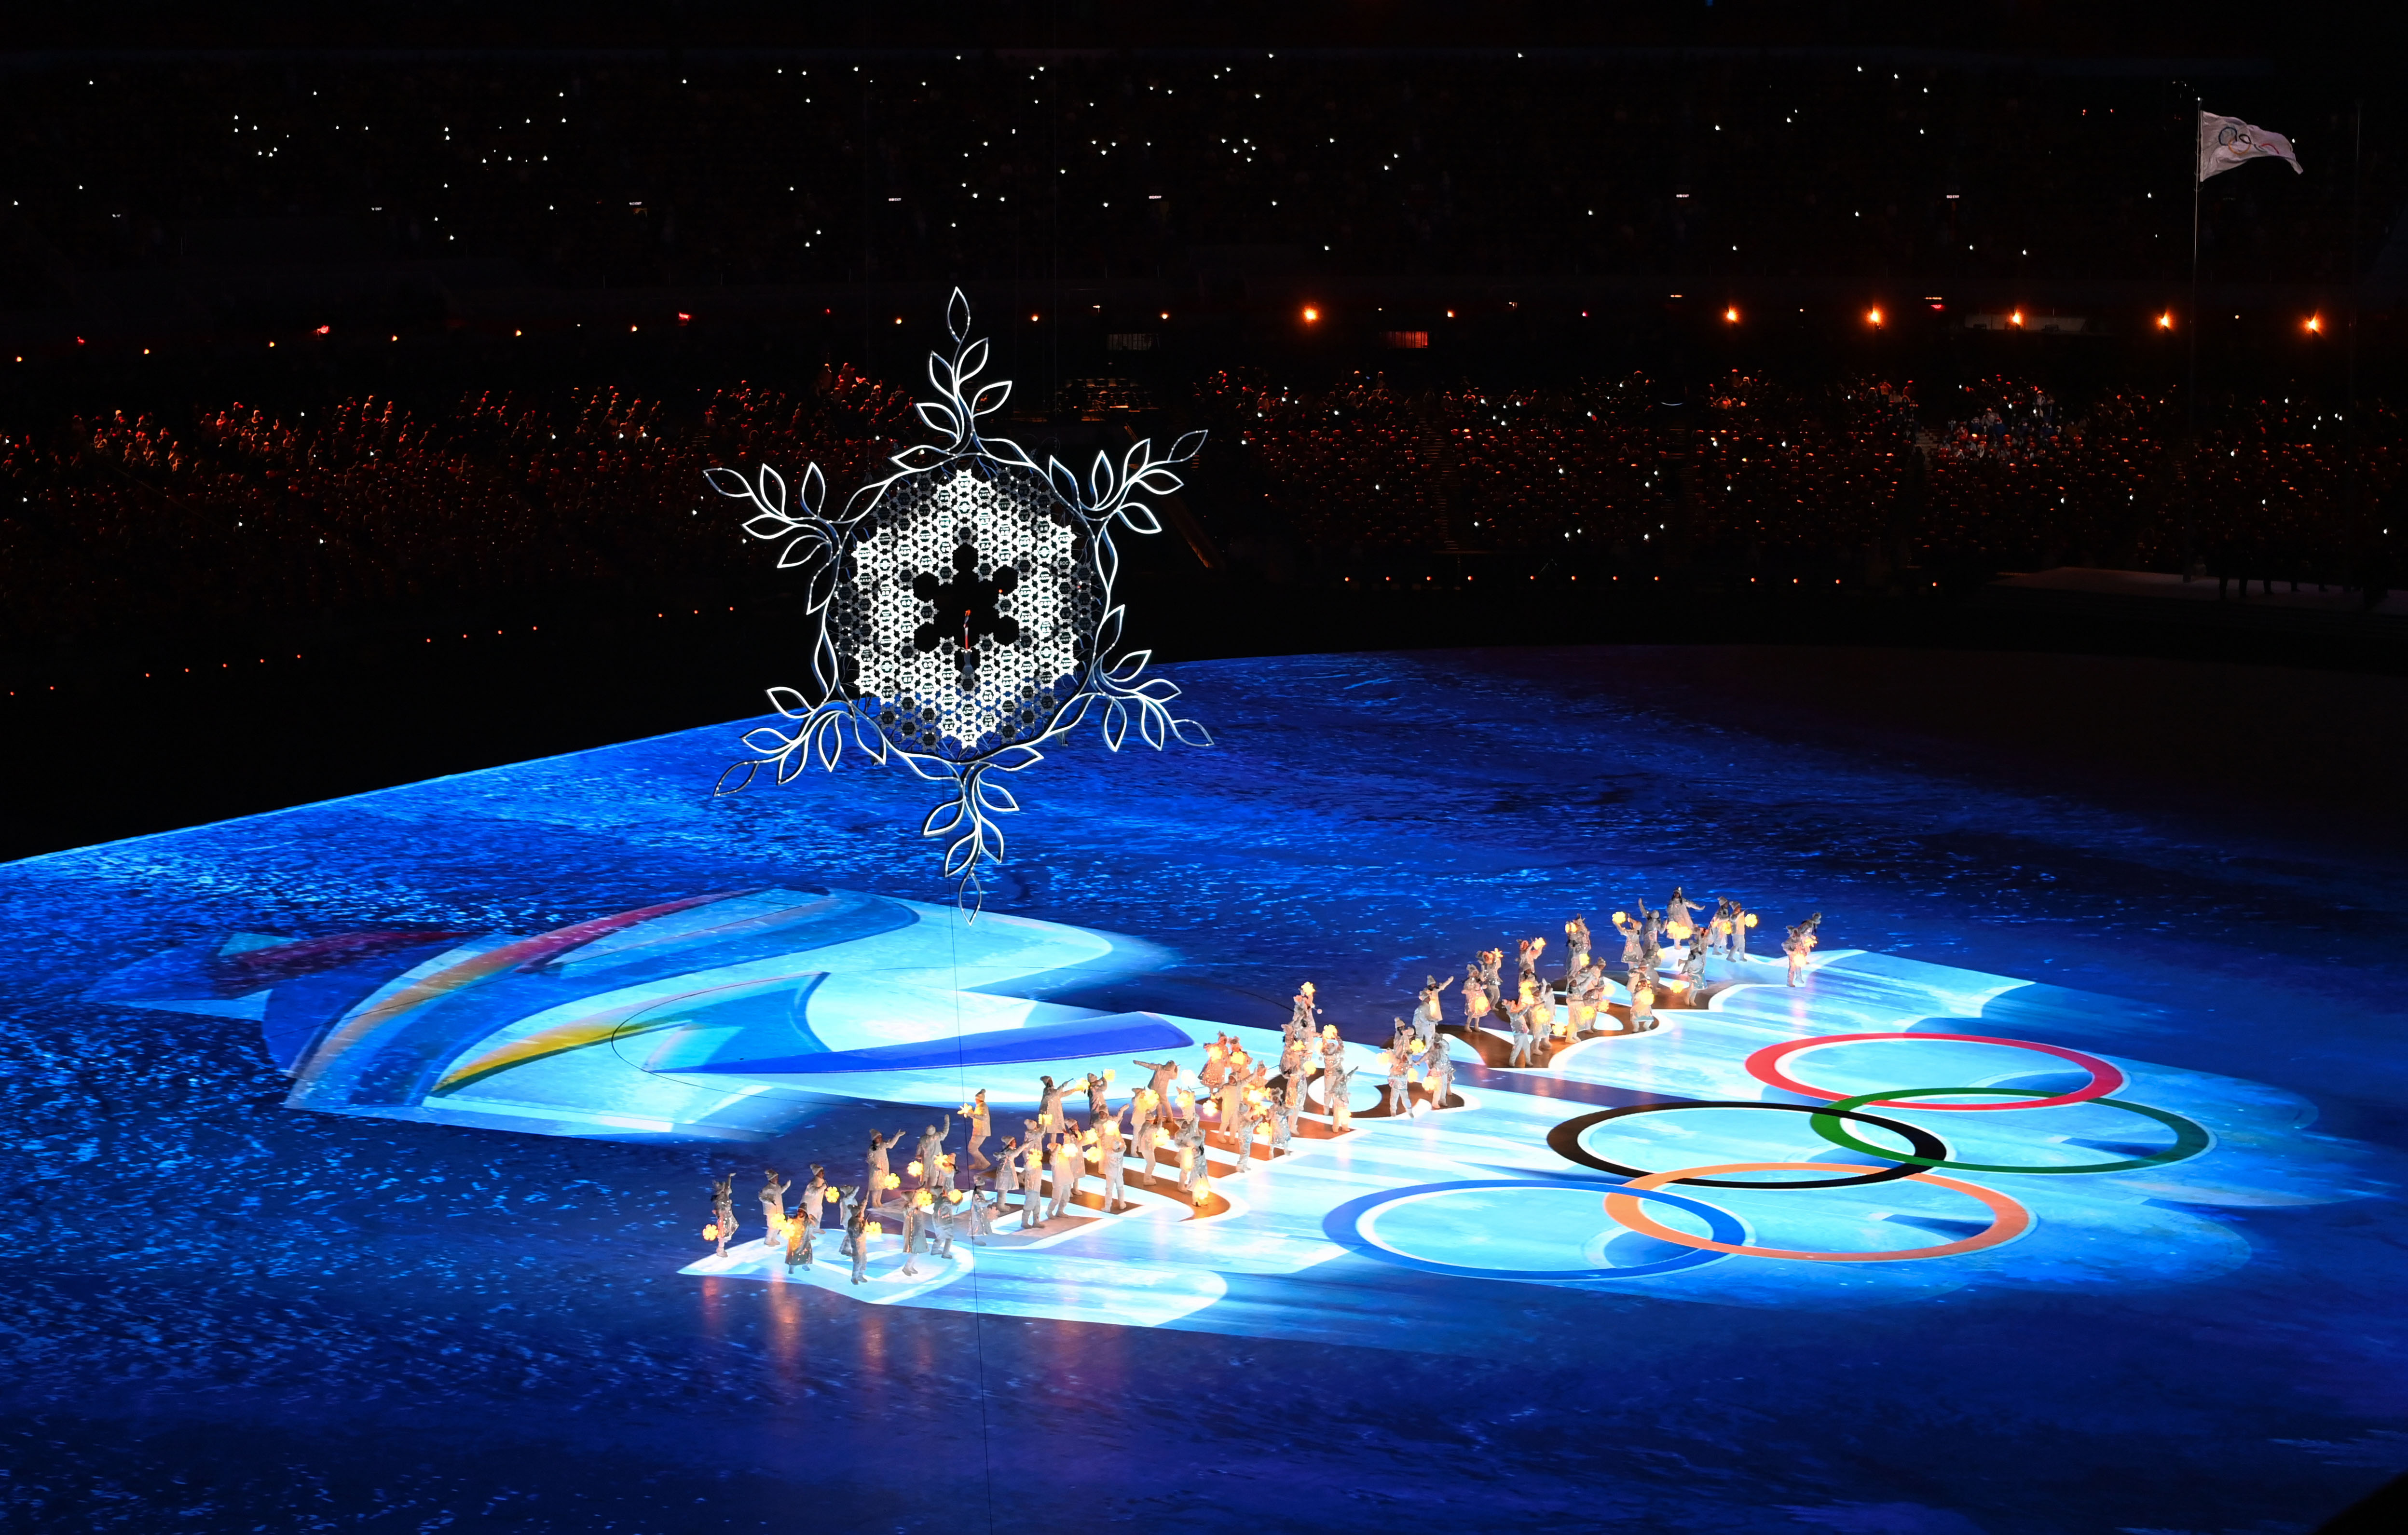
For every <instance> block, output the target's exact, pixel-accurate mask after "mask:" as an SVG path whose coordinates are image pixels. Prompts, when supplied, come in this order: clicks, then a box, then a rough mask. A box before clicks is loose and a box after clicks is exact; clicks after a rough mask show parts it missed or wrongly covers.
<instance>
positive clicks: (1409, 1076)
mask: <svg viewBox="0 0 2408 1535" xmlns="http://www.w3.org/2000/svg"><path fill="white" fill-rule="evenodd" d="M1421 1079H1422V1069H1421V1068H1420V1067H1418V1066H1408V1067H1406V1068H1405V1080H1406V1081H1407V1082H1419V1081H1420V1080H1421Z"/></svg>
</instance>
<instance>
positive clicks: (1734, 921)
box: [1730, 901, 1756, 959]
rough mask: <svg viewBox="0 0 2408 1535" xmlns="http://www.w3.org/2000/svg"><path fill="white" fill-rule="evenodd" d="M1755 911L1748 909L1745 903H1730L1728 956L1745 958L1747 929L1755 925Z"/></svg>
mask: <svg viewBox="0 0 2408 1535" xmlns="http://www.w3.org/2000/svg"><path fill="white" fill-rule="evenodd" d="M1755 926H1756V913H1754V912H1752V911H1749V910H1748V909H1747V907H1746V906H1745V905H1743V904H1742V903H1739V902H1737V901H1734V902H1732V903H1731V931H1730V957H1731V958H1732V959H1746V958H1747V931H1748V930H1749V929H1750V928H1753V927H1755Z"/></svg>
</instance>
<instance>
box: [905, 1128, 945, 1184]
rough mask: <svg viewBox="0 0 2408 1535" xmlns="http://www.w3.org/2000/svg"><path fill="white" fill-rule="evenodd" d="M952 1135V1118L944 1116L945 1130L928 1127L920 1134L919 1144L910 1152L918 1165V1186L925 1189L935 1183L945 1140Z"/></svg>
mask: <svg viewBox="0 0 2408 1535" xmlns="http://www.w3.org/2000/svg"><path fill="white" fill-rule="evenodd" d="M951 1134H953V1116H952V1115H950V1114H949V1115H947V1116H945V1128H944V1129H943V1130H939V1129H938V1128H937V1127H936V1126H934V1125H930V1126H929V1127H928V1128H927V1129H926V1130H924V1131H922V1132H921V1135H920V1144H919V1145H918V1146H916V1147H914V1148H913V1149H912V1152H911V1159H912V1160H913V1161H915V1162H917V1163H919V1164H920V1186H921V1187H923V1188H925V1187H929V1186H931V1185H933V1184H934V1183H936V1181H937V1177H938V1170H937V1164H938V1163H939V1162H941V1161H943V1160H944V1158H945V1138H946V1137H947V1136H949V1135H951Z"/></svg>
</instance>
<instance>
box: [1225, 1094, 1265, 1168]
mask: <svg viewBox="0 0 2408 1535" xmlns="http://www.w3.org/2000/svg"><path fill="white" fill-rule="evenodd" d="M1263 1109H1264V1095H1263V1093H1262V1090H1261V1089H1260V1088H1257V1087H1248V1088H1247V1089H1246V1090H1245V1091H1244V1092H1243V1093H1242V1094H1240V1097H1239V1099H1238V1116H1237V1118H1236V1119H1235V1120H1233V1121H1232V1122H1231V1123H1230V1125H1229V1140H1230V1143H1231V1144H1234V1145H1235V1146H1236V1147H1237V1148H1238V1163H1239V1165H1240V1167H1242V1166H1244V1165H1245V1164H1246V1163H1247V1162H1249V1161H1252V1160H1253V1159H1254V1127H1255V1126H1256V1125H1259V1124H1261V1123H1262V1122H1263Z"/></svg>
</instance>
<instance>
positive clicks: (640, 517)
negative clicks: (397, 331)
mask: <svg viewBox="0 0 2408 1535" xmlns="http://www.w3.org/2000/svg"><path fill="white" fill-rule="evenodd" d="M912 424H913V423H911V421H910V406H909V404H908V402H907V400H906V398H905V396H904V395H903V394H902V393H901V392H900V391H895V390H891V389H889V388H886V387H885V386H882V385H880V384H876V383H873V382H871V381H869V380H867V379H864V378H862V377H860V376H858V375H856V374H853V373H852V372H851V371H850V370H845V369H837V370H831V371H830V372H829V373H827V374H826V375H825V376H824V377H823V378H822V380H821V382H820V387H819V388H818V389H817V390H816V391H811V392H810V393H807V394H803V395H799V396H796V395H788V394H783V393H779V392H776V391H766V390H761V389H756V388H753V387H750V386H746V385H741V384H738V385H736V386H734V387H731V388H726V389H722V390H719V391H715V392H713V393H711V394H710V396H709V397H708V398H707V399H704V400H702V401H700V402H697V403H696V405H695V408H692V409H690V410H687V411H683V412H679V413H672V412H671V411H669V410H668V409H667V407H666V405H665V403H664V402H663V401H662V400H660V399H657V398H652V399H646V398H638V397H636V396H634V395H631V394H627V393H624V392H622V391H617V390H612V389H595V390H585V391H575V392H573V393H570V394H568V395H566V396H565V397H563V398H561V399H559V400H556V401H547V402H537V401H528V400H521V399H513V398H510V397H509V396H504V395H495V394H491V393H476V394H470V395H467V396H466V397H464V398H462V399H460V400H459V401H458V402H457V403H456V404H455V405H453V406H452V408H450V409H449V410H446V411H442V412H439V413H433V414H426V415H421V414H416V413H413V412H411V411H409V410H406V409H404V408H402V407H401V406H399V405H395V404H394V403H393V402H392V401H389V400H376V399H354V400H346V401H343V402H341V403H340V404H339V405H336V406H335V407H333V408H332V409H326V410H320V411H315V412H308V411H301V412H294V413H291V414H285V413H279V412H272V411H268V410H264V409H260V408H257V407H253V406H247V405H239V404H228V405H224V406H222V407H216V408H208V409H203V410H200V411H196V412H194V413H193V415H192V416H191V417H190V419H185V420H179V421H174V422H169V421H163V420H161V419H158V418H156V417H154V416H150V415H142V414H136V415H132V416H129V415H127V414H125V413H123V412H112V413H110V414H108V415H107V416H103V417H98V418H81V417H79V418H76V419H71V420H69V421H66V422H65V423H64V424H62V425H61V426H59V427H58V428H56V429H55V430H52V431H49V432H35V433H23V434H19V435H15V436H9V437H5V438H0V487H5V489H0V497H5V504H0V633H6V634H7V635H9V636H10V637H12V638H15V639H18V640H21V641H22V640H26V639H34V638H38V639H41V640H46V641H56V640H60V639H74V638H85V639H93V638H105V637H106V636H107V635H108V633H109V632H111V631H115V630H122V629H135V628H141V629H151V630H165V631H168V632H186V633H195V632H207V631H208V630H209V629H211V628H212V627H215V626H222V625H227V624H236V625H241V624H250V623H253V622H257V621H263V620H276V619H281V620H284V621H288V622H303V621H317V620H322V619H335V620H341V619H345V618H355V617H359V616H362V615H365V614H375V613H379V612H391V611H411V612H421V613H423V612H425V611H428V610H436V611H446V610H449V611H460V610H470V609H480V608H488V607H491V606H493V605H495V604H525V603H529V602H540V601H542V600H544V599H546V598H548V597H556V596H557V595H559V594H561V593H563V592H575V591H577V590H581V589H592V588H595V587H616V588H620V589H630V590H652V591H658V590H661V587H662V584H663V583H664V582H675V581H678V580H680V579H681V578H684V577H687V576H714V575H716V576H732V575H736V574H738V573H740V572H742V571H743V570H745V569H748V568H749V567H750V566H751V565H753V564H754V563H757V560H756V558H755V557H756V555H757V550H756V549H753V548H749V547H744V546H745V544H746V541H745V540H744V539H742V538H741V537H740V536H738V533H737V532H736V530H735V528H734V526H733V525H732V524H731V523H730V522H729V521H728V520H727V519H725V518H724V517H722V516H719V515H718V514H717V510H716V509H715V508H714V509H713V510H712V514H711V515H710V516H705V515H703V513H702V511H701V510H700V509H699V507H700V504H701V503H702V501H703V500H704V499H706V498H705V497H703V496H702V495H701V494H700V491H701V488H702V486H703V479H702V471H703V469H704V468H705V467H706V466H707V465H710V464H712V463H733V462H755V461H758V460H763V459H767V460H769V461H771V462H786V463H789V464H795V465H797V466H798V464H799V461H800V459H801V458H802V457H804V456H806V455H810V456H815V457H816V458H817V459H818V461H819V462H820V463H821V465H822V466H823V468H824V469H825V470H826V471H827V472H828V473H829V475H830V476H831V477H832V479H833V480H834V481H835V482H836V483H837V484H839V485H849V484H851V483H853V481H854V480H855V479H856V478H858V477H859V476H861V474H862V472H863V471H864V470H865V469H866V468H867V466H868V465H869V464H870V463H872V462H875V461H876V460H878V459H880V458H882V457H883V456H884V455H885V454H886V453H889V452H892V451H894V448H895V444H894V441H893V439H895V438H896V437H897V436H898V435H900V434H901V433H904V432H905V431H907V430H908V429H909V427H910V425H912Z"/></svg>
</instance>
